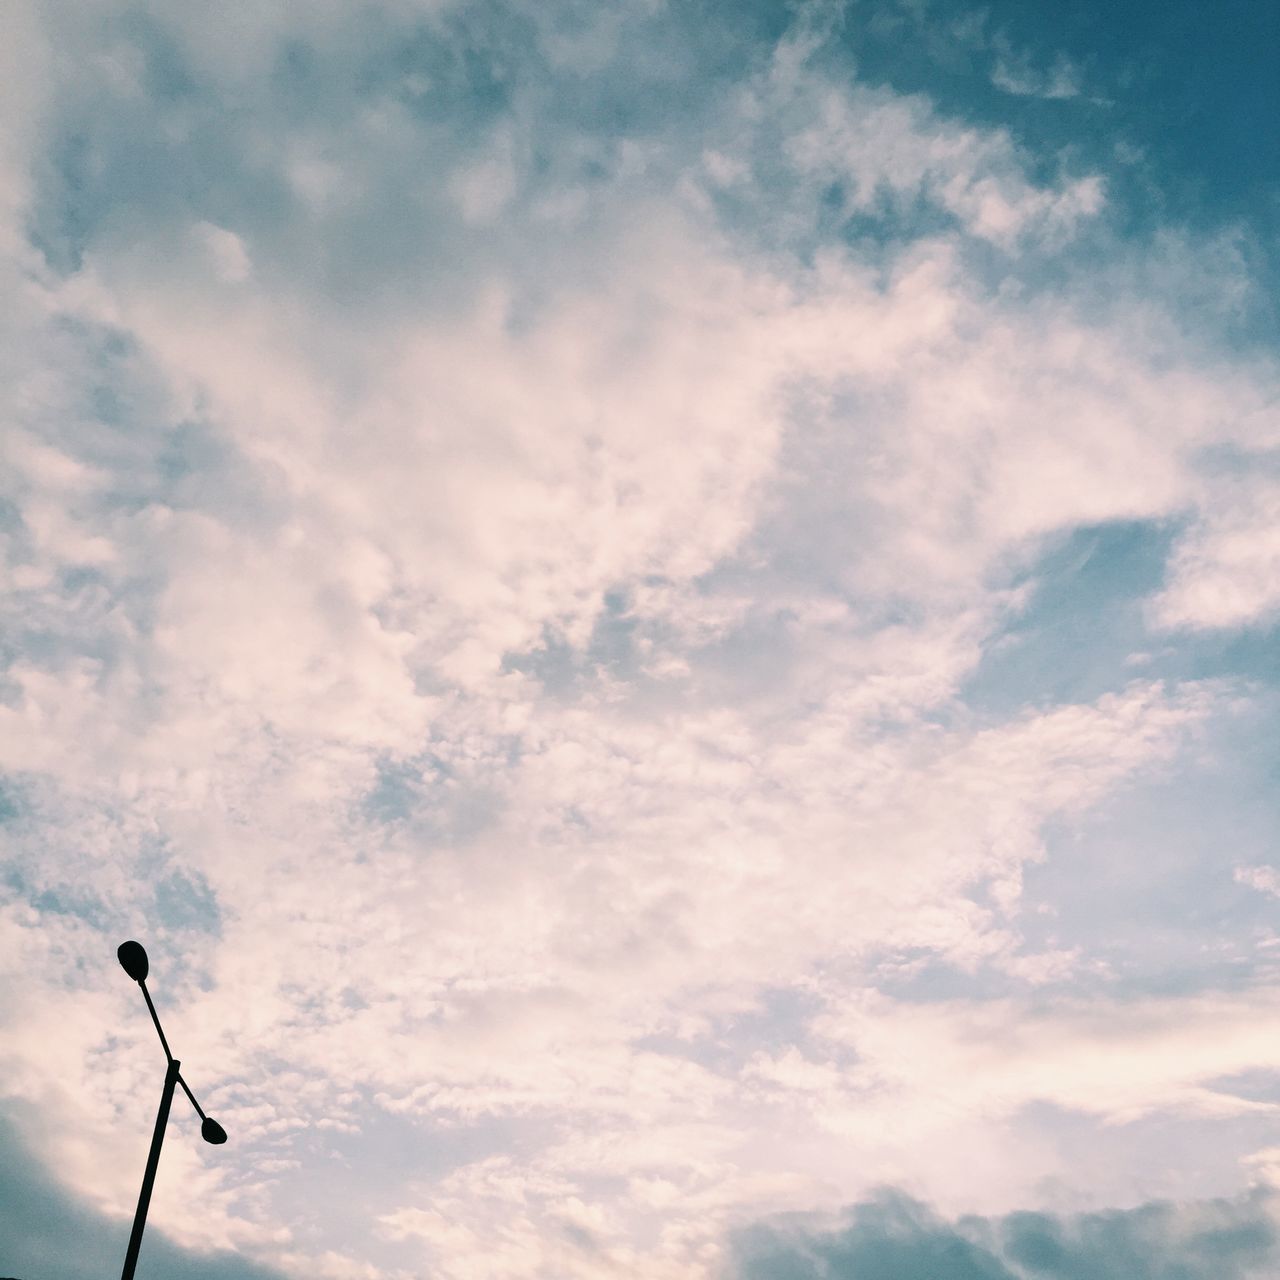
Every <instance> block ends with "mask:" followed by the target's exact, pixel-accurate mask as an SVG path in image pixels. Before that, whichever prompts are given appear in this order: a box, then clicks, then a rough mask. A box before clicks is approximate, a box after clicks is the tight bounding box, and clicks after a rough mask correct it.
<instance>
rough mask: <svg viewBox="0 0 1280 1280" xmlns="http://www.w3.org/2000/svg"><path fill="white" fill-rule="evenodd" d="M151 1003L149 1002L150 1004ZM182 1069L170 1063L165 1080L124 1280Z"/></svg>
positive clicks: (134, 1260)
mask: <svg viewBox="0 0 1280 1280" xmlns="http://www.w3.org/2000/svg"><path fill="white" fill-rule="evenodd" d="M149 1003H150V1001H148V1004H149ZM181 1066H182V1063H180V1062H179V1061H178V1060H177V1059H176V1058H170V1059H169V1070H168V1072H167V1073H166V1075H165V1078H164V1092H163V1093H162V1094H161V1095H160V1110H159V1112H158V1113H157V1115H156V1131H155V1133H153V1134H152V1135H151V1154H150V1155H148V1156H147V1171H146V1173H144V1174H143V1175H142V1190H141V1191H140V1192H139V1193H138V1212H137V1213H135V1214H134V1215H133V1232H132V1234H131V1235H130V1236H129V1251H128V1252H127V1253H126V1254H125V1255H124V1270H123V1271H122V1272H121V1273H120V1280H133V1271H134V1268H135V1267H136V1266H137V1265H138V1250H139V1249H141V1248H142V1228H143V1227H145V1226H146V1225H147V1206H148V1205H150V1203H151V1188H152V1186H154V1185H155V1180H156V1169H157V1168H159V1166H160V1147H161V1146H162V1145H163V1143H164V1128H165V1125H166V1124H168V1123H169V1104H170V1103H171V1102H172V1101H173V1090H174V1088H175V1086H176V1085H177V1083H178V1069H179V1068H180V1067H181Z"/></svg>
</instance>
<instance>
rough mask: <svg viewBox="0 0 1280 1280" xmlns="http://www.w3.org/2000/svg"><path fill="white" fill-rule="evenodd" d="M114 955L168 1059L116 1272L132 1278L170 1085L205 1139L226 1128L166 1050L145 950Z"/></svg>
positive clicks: (129, 946) (221, 1135)
mask: <svg viewBox="0 0 1280 1280" xmlns="http://www.w3.org/2000/svg"><path fill="white" fill-rule="evenodd" d="M116 958H117V959H118V960H119V961H120V967H121V968H122V969H123V970H124V971H125V973H127V974H128V975H129V977H131V978H132V979H133V980H134V982H136V983H137V984H138V986H140V987H141V988H142V997H143V999H144V1000H146V1002H147V1009H148V1011H149V1012H150V1014H151V1021H152V1022H154V1023H155V1026H156V1034H157V1035H158V1036H159V1037H160V1043H161V1044H162V1045H163V1046H164V1056H165V1057H166V1058H168V1059H169V1070H168V1071H167V1072H166V1073H165V1077H164V1092H163V1093H162V1094H161V1095H160V1112H159V1114H158V1115H157V1116H156V1128H155V1132H154V1133H153V1134H152V1135H151V1153H150V1154H149V1155H148V1156H147V1171H146V1173H144V1174H143V1175H142V1190H141V1191H140V1192H139V1194H138V1212H137V1213H135V1214H134V1215H133V1232H132V1233H131V1234H130V1236H129V1250H128V1252H127V1253H126V1254H125V1255H124V1270H123V1271H122V1272H121V1273H120V1280H133V1272H134V1268H135V1267H137V1265H138V1250H139V1249H141V1248H142V1228H143V1227H145V1226H146V1225H147V1206H148V1205H149V1204H150V1203H151V1188H152V1186H153V1185H154V1184H155V1180H156V1169H157V1168H158V1167H159V1164H160V1147H161V1145H162V1144H163V1142H164V1129H165V1125H166V1124H167V1123H168V1121H169V1104H170V1103H171V1102H172V1101H173V1088H174V1086H175V1085H179V1084H180V1085H181V1086H182V1091H183V1093H185V1094H186V1095H187V1097H188V1098H190V1099H191V1105H192V1106H193V1107H195V1109H196V1115H198V1116H199V1117H200V1136H201V1137H202V1138H203V1139H204V1140H205V1141H206V1142H212V1143H214V1144H215V1145H217V1144H218V1143H222V1142H226V1140H227V1131H226V1130H225V1129H224V1128H223V1127H222V1126H221V1125H220V1124H219V1123H218V1122H217V1121H216V1120H210V1119H209V1117H208V1116H207V1115H205V1113H204V1111H203V1110H202V1109H201V1107H200V1104H199V1103H198V1102H197V1101H196V1095H195V1094H194V1093H192V1092H191V1089H190V1088H189V1087H188V1085H187V1082H186V1081H185V1080H184V1079H183V1078H182V1075H181V1074H180V1070H179V1069H180V1068H181V1066H182V1063H180V1062H179V1061H178V1060H177V1058H175V1057H174V1056H173V1054H172V1053H170V1052H169V1042H168V1040H166V1039H165V1038H164V1031H163V1030H162V1029H161V1026H160V1019H159V1018H158V1017H156V1007H155V1005H153V1004H152V1003H151V992H149V991H148V990H147V971H148V969H149V967H150V966H149V965H148V964H147V953H146V950H145V949H144V948H143V945H142V943H140V942H132V941H130V942H122V943H121V944H120V945H119V946H118V947H117V948H116Z"/></svg>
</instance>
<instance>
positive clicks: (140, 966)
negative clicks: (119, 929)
mask: <svg viewBox="0 0 1280 1280" xmlns="http://www.w3.org/2000/svg"><path fill="white" fill-rule="evenodd" d="M116 959H117V960H119V961H120V967H121V968H122V969H123V970H124V971H125V973H127V974H128V975H129V977H131V978H132V979H133V980H134V982H145V981H146V978H147V967H148V966H147V953H146V950H145V949H144V948H143V945H142V943H140V942H132V941H130V942H122V943H121V944H120V945H119V946H118V947H117V948H116Z"/></svg>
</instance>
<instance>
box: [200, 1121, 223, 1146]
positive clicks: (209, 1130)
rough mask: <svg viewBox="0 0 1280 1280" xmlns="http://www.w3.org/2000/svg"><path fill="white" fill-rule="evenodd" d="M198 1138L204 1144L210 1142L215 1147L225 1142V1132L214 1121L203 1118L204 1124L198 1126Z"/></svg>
mask: <svg viewBox="0 0 1280 1280" xmlns="http://www.w3.org/2000/svg"><path fill="white" fill-rule="evenodd" d="M200 1136H201V1137H202V1138H203V1139H204V1140H205V1141H206V1142H212V1143H213V1145H214V1146H215V1147H216V1146H219V1145H220V1144H221V1143H223V1142H226V1140H227V1131H226V1130H225V1129H224V1128H223V1127H222V1126H221V1125H220V1124H219V1123H218V1122H217V1121H216V1120H210V1119H209V1117H208V1116H205V1118H204V1123H203V1124H202V1125H201V1126H200Z"/></svg>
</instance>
